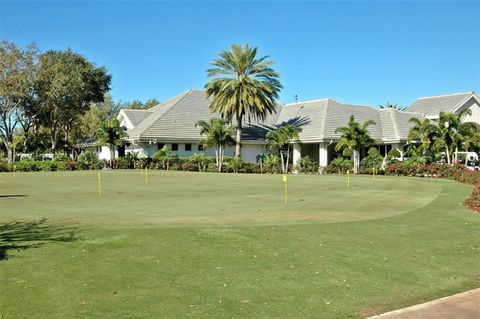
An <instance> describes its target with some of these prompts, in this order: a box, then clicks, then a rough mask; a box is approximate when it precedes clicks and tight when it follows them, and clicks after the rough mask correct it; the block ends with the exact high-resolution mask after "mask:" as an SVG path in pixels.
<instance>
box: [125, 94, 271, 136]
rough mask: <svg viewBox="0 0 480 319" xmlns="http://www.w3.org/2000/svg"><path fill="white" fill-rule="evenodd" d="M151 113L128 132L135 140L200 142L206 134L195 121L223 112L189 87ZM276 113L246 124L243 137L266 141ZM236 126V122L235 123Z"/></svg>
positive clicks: (203, 95) (153, 109) (217, 115)
mask: <svg viewBox="0 0 480 319" xmlns="http://www.w3.org/2000/svg"><path fill="white" fill-rule="evenodd" d="M148 112H150V115H149V116H148V117H146V118H145V119H144V120H143V121H142V122H141V123H139V124H138V126H136V127H135V128H133V129H131V130H129V131H127V133H128V135H129V137H130V138H132V139H140V140H145V141H151V140H157V141H161V140H168V141H176V140H186V141H200V140H201V139H202V138H203V137H202V136H201V135H200V130H199V128H198V127H195V123H197V122H198V121H200V120H208V119H209V118H211V117H217V118H219V117H220V115H219V114H216V113H212V112H211V111H210V101H209V100H208V99H207V98H206V95H205V92H204V91H201V90H188V91H186V92H184V93H182V94H180V95H177V96H175V97H173V98H172V99H170V100H168V101H166V102H164V103H160V104H159V105H156V106H154V107H153V108H151V109H149V110H148ZM276 118H277V113H274V114H270V115H268V116H267V118H266V120H265V121H264V122H263V123H251V124H244V126H243V127H244V130H243V136H242V139H244V140H246V141H248V140H263V138H264V136H265V134H266V132H268V130H269V129H271V128H272V127H273V126H272V123H274V122H275V121H276ZM232 124H233V125H235V123H232Z"/></svg>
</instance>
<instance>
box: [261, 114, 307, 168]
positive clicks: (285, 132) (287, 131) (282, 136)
mask: <svg viewBox="0 0 480 319" xmlns="http://www.w3.org/2000/svg"><path fill="white" fill-rule="evenodd" d="M301 132H302V128H301V127H299V126H295V125H291V124H286V125H282V126H280V127H279V128H278V129H276V130H274V131H270V132H268V133H267V135H266V138H267V143H268V147H269V148H270V149H271V150H274V151H280V158H281V161H282V172H283V174H287V173H288V163H289V161H290V147H291V145H292V143H295V142H297V141H298V139H299V135H300V133H301ZM285 146H286V147H287V151H286V155H287V156H286V157H287V159H286V161H285V160H284V155H283V151H284V148H285Z"/></svg>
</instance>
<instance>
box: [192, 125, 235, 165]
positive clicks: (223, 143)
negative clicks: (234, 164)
mask: <svg viewBox="0 0 480 319" xmlns="http://www.w3.org/2000/svg"><path fill="white" fill-rule="evenodd" d="M195 126H199V127H200V134H201V135H205V138H204V139H203V141H202V144H203V145H204V146H205V147H213V148H215V159H216V164H217V170H218V171H219V172H221V171H222V166H223V160H224V154H225V148H226V147H227V146H228V145H233V144H235V140H234V139H233V138H232V135H233V133H234V130H233V128H232V127H231V126H230V125H228V122H227V121H226V120H224V119H218V118H210V119H209V120H208V121H203V120H202V121H198V122H197V124H195Z"/></svg>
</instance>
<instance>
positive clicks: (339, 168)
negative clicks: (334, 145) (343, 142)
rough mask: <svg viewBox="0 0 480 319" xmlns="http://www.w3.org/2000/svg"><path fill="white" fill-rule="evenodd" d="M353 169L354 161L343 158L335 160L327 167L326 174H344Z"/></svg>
mask: <svg viewBox="0 0 480 319" xmlns="http://www.w3.org/2000/svg"><path fill="white" fill-rule="evenodd" d="M352 169H353V161H352V160H349V159H345V158H343V157H337V158H335V159H333V160H332V161H331V162H330V164H329V165H327V166H325V172H326V173H327V174H338V173H340V174H344V173H346V172H347V170H350V171H351V170H352Z"/></svg>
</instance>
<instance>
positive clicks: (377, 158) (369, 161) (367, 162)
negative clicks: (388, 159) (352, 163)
mask: <svg viewBox="0 0 480 319" xmlns="http://www.w3.org/2000/svg"><path fill="white" fill-rule="evenodd" d="M370 150H372V149H370ZM382 164H383V156H382V155H380V154H379V153H378V151H377V152H370V151H369V155H368V156H367V157H364V158H363V159H362V161H361V162H360V166H361V167H363V168H367V169H368V168H371V169H373V168H375V169H376V170H378V169H380V167H382Z"/></svg>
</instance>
